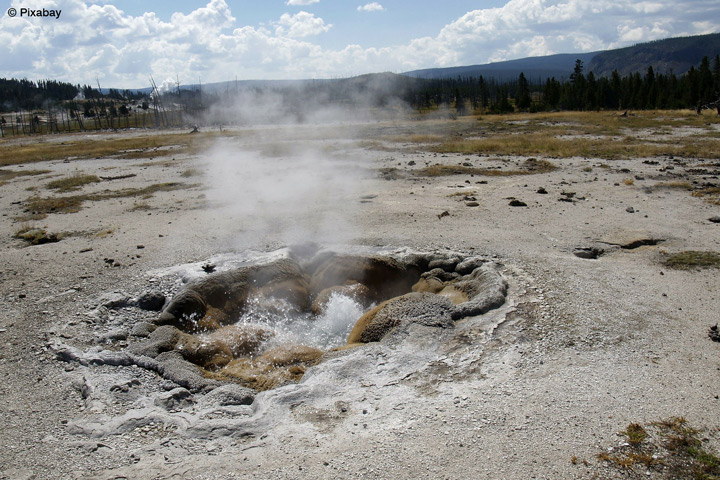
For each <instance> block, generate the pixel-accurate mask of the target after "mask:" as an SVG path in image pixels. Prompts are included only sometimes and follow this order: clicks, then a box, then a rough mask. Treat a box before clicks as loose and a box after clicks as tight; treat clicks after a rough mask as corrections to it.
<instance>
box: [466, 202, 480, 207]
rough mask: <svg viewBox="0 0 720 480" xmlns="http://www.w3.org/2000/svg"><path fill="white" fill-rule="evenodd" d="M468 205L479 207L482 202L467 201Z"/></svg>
mask: <svg viewBox="0 0 720 480" xmlns="http://www.w3.org/2000/svg"><path fill="white" fill-rule="evenodd" d="M465 206H466V207H479V206H480V204H479V203H478V202H467V203H465Z"/></svg>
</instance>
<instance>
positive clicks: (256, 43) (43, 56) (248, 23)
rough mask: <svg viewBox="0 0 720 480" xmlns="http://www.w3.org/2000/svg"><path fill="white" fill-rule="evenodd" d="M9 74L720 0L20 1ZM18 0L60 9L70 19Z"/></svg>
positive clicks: (269, 51)
mask: <svg viewBox="0 0 720 480" xmlns="http://www.w3.org/2000/svg"><path fill="white" fill-rule="evenodd" d="M0 6H2V10H0V45H3V48H4V50H3V54H2V57H0V77H16V78H22V77H25V78H29V79H32V80H38V79H45V78H54V79H58V80H63V81H70V82H73V83H93V84H94V83H95V78H98V79H99V80H100V81H101V83H102V85H103V86H114V87H118V88H140V87H145V86H147V85H148V78H149V76H150V75H152V76H153V77H154V78H155V79H156V81H158V82H162V81H164V80H165V79H175V78H180V81H181V83H194V82H195V81H197V79H202V81H203V82H216V81H224V80H232V79H234V78H236V77H237V78H238V79H297V78H336V77H343V76H352V75H359V74H363V73H372V72H383V71H390V72H396V73H400V72H403V71H408V70H414V69H419V68H429V67H449V66H457V65H472V64H483V63H490V62H494V61H501V60H511V59H516V58H523V57H530V56H541V55H550V54H555V53H580V52H590V51H597V50H604V49H610V48H619V47H623V46H627V45H632V44H635V43H640V42H645V41H649V40H655V39H661V38H668V37H677V36H685V35H698V34H706V33H716V32H720V2H718V1H717V0H687V1H684V2H677V1H675V0H672V1H670V0H592V1H589V0H490V1H482V2H478V1H475V2H472V1H467V0H457V1H452V2H438V1H428V0H415V1H408V0H376V1H373V0H370V1H368V0H360V1H358V0H281V1H263V2H256V1H248V0H206V1H204V2H190V1H188V0H176V1H173V2H148V1H147V0H144V1H139V0H104V1H101V2H88V1H84V0H42V3H38V0H10V1H5V2H4V4H3V3H2V2H0ZM9 8H15V9H17V11H18V12H20V9H22V8H46V9H58V10H61V11H62V13H61V16H60V18H59V19H55V18H37V17H26V16H25V17H23V16H21V15H17V16H14V17H12V16H10V15H8V14H7V11H8V9H9Z"/></svg>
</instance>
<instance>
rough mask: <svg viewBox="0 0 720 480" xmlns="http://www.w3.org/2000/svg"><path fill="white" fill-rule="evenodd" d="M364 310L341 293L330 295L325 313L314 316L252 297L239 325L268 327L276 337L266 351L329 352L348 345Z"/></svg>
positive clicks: (275, 300) (282, 302)
mask: <svg viewBox="0 0 720 480" xmlns="http://www.w3.org/2000/svg"><path fill="white" fill-rule="evenodd" d="M365 311H366V309H364V308H363V306H362V305H361V304H360V303H358V302H357V301H356V300H355V299H353V298H351V297H348V296H346V295H342V294H340V293H333V294H331V295H330V298H329V299H328V302H327V304H326V305H325V310H324V312H323V313H322V314H321V315H317V316H315V315H312V314H310V313H307V312H300V311H298V310H297V309H296V308H295V307H293V306H292V305H291V304H290V303H289V302H287V301H285V300H283V299H278V298H271V299H265V298H262V299H258V298H254V299H251V300H250V301H248V304H247V307H246V310H245V312H244V313H243V315H242V316H241V317H240V319H239V320H238V323H239V324H251V325H259V326H262V327H266V328H271V329H272V330H273V331H274V332H275V337H274V338H273V339H272V340H271V341H269V342H268V343H267V345H266V347H267V348H269V347H271V346H274V345H280V344H296V345H297V344H300V345H307V346H309V347H316V348H320V349H323V350H329V349H331V348H335V347H339V346H341V345H344V344H345V343H346V342H347V337H348V335H349V334H350V331H351V330H352V328H353V326H355V322H357V320H358V319H359V318H360V317H361V316H362V315H363V313H364V312H365Z"/></svg>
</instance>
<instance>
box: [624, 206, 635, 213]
mask: <svg viewBox="0 0 720 480" xmlns="http://www.w3.org/2000/svg"><path fill="white" fill-rule="evenodd" d="M625 211H626V212H627V213H635V209H634V208H633V207H627V208H626V209H625Z"/></svg>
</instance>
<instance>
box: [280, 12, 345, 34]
mask: <svg viewBox="0 0 720 480" xmlns="http://www.w3.org/2000/svg"><path fill="white" fill-rule="evenodd" d="M331 27H332V25H327V24H326V23H325V21H324V20H323V19H322V18H316V17H315V15H313V14H312V13H308V12H304V11H301V12H298V13H296V14H295V15H290V14H289V13H283V14H282V16H281V17H280V21H278V22H277V27H276V28H275V34H276V35H278V36H288V37H293V38H301V37H309V36H310V35H317V34H319V33H323V32H327V31H328V30H330V28H331Z"/></svg>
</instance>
